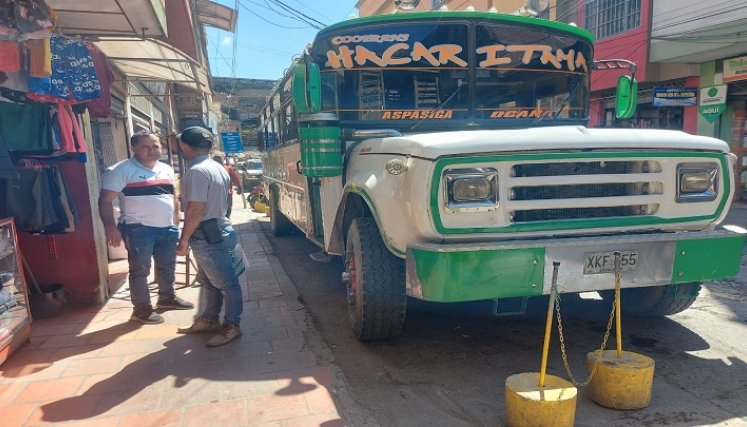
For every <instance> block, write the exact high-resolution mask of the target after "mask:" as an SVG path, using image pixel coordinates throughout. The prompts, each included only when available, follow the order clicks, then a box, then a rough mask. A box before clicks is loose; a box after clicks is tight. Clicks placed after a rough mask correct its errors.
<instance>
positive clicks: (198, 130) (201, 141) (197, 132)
mask: <svg viewBox="0 0 747 427" xmlns="http://www.w3.org/2000/svg"><path fill="white" fill-rule="evenodd" d="M176 137H177V138H179V140H180V141H181V142H183V143H185V144H187V145H189V146H190V147H193V148H210V147H212V146H213V134H212V132H210V131H209V130H207V129H205V128H204V127H202V126H191V127H188V128H186V129H184V130H183V131H182V133H180V134H179V135H177V136H176Z"/></svg>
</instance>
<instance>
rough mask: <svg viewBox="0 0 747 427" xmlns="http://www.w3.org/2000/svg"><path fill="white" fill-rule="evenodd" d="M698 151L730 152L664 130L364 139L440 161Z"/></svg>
mask: <svg viewBox="0 0 747 427" xmlns="http://www.w3.org/2000/svg"><path fill="white" fill-rule="evenodd" d="M590 149H592V150H639V149H645V150H698V151H716V152H723V153H728V152H729V146H728V145H727V144H726V143H725V142H724V141H721V140H720V139H716V138H710V137H705V136H698V135H690V134H687V133H685V132H680V131H672V130H660V129H589V128H586V127H583V126H552V127H537V128H530V129H506V130H474V131H454V132H437V133H421V134H412V135H403V136H397V137H388V138H373V139H369V140H366V141H363V142H362V143H361V144H359V145H357V146H356V148H355V151H354V152H356V153H360V154H369V153H370V154H402V155H410V156H414V157H420V158H426V159H437V158H439V157H443V156H453V155H465V154H477V153H495V152H526V151H548V150H549V151H554V150H562V151H575V150H590Z"/></svg>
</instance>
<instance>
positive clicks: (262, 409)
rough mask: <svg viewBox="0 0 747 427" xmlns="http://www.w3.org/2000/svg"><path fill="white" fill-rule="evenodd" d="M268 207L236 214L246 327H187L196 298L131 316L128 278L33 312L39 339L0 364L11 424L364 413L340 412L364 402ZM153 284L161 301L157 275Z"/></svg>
mask: <svg viewBox="0 0 747 427" xmlns="http://www.w3.org/2000/svg"><path fill="white" fill-rule="evenodd" d="M237 202H238V206H240V204H241V201H240V200H239V199H238V197H237ZM234 206H236V204H234ZM257 216H259V215H258V214H255V213H252V212H250V211H248V210H245V209H244V210H237V211H235V213H234V214H233V222H234V224H235V225H236V226H237V229H238V230H239V233H240V236H241V243H242V245H243V248H244V251H245V253H246V256H247V259H248V261H249V266H248V268H249V271H250V276H249V277H250V279H249V280H250V281H249V283H248V287H247V286H246V284H244V286H245V289H244V315H243V319H242V325H241V326H242V329H243V332H244V335H243V337H242V338H240V339H239V340H238V341H235V342H233V343H230V344H228V345H226V346H223V347H218V348H212V349H211V348H206V347H205V346H204V342H205V340H206V339H207V336H193V335H180V334H177V333H176V329H177V326H181V325H187V324H189V323H190V322H191V320H192V317H193V316H194V314H195V312H194V311H192V310H184V311H166V312H164V313H163V316H164V317H165V319H166V322H165V323H164V324H161V325H139V324H135V323H132V322H128V319H129V317H130V314H131V312H132V306H131V303H130V301H129V291H128V289H127V286H126V284H125V285H124V286H122V288H121V289H120V290H118V291H117V292H116V293H115V294H114V295H112V297H111V298H110V299H109V301H108V302H107V303H106V304H105V305H102V306H95V307H68V308H66V309H65V310H64V311H63V313H62V314H61V315H60V316H58V317H55V318H52V319H43V320H37V321H34V323H33V332H32V339H31V343H30V344H29V345H26V346H25V347H23V348H22V349H21V350H19V351H18V352H17V353H15V354H13V355H12V356H11V357H10V358H9V360H8V361H7V362H6V363H5V364H3V365H2V366H0V425H3V426H8V427H15V426H36V425H50V424H51V425H64V426H68V425H70V426H97V427H107V426H118V427H124V426H199V427H205V426H220V425H222V426H227V427H234V426H268V427H269V426H279V427H290V426H325V427H333V426H342V425H345V424H346V423H345V422H343V419H344V418H347V419H353V420H354V419H355V417H356V415H355V414H352V415H349V416H347V417H344V416H343V415H342V414H341V413H342V412H344V411H348V412H349V411H350V408H354V405H353V404H352V403H351V402H350V398H349V397H348V396H347V394H346V392H345V387H344V378H343V377H342V373H341V372H340V371H339V369H337V368H335V367H334V365H333V364H330V363H327V362H325V359H327V360H331V357H326V358H325V352H324V351H323V349H324V346H321V345H320V344H319V342H320V341H321V339H320V338H319V336H318V334H317V333H316V332H315V331H314V329H313V325H312V323H311V321H310V320H309V319H308V314H307V313H306V311H305V309H304V307H303V305H302V304H301V303H300V302H299V301H298V298H297V293H296V291H295V288H294V287H293V285H292V283H291V282H290V281H289V279H288V278H287V276H286V275H285V272H284V271H283V268H282V267H281V266H280V264H279V262H278V261H277V258H275V256H274V255H273V253H272V247H271V246H270V245H269V242H268V241H267V240H266V238H265V236H264V234H262V232H261V230H260V228H259V224H258V223H257V222H256V219H255V218H256V217H257ZM182 261H183V260H182ZM125 265H126V263H125ZM74 268H84V267H83V266H75V267H74ZM184 273H185V263H184V262H181V263H180V264H179V265H178V277H177V286H178V287H179V288H178V290H177V294H178V295H179V296H181V297H182V298H185V299H187V300H189V301H194V302H195V303H196V302H197V300H198V294H199V292H198V291H199V288H197V287H194V286H189V285H187V284H186V283H185V282H186V277H185V274H184ZM120 276H121V275H120ZM193 277H194V268H192V277H190V279H191V280H192V281H193ZM151 292H152V296H153V300H154V301H155V298H156V292H157V289H156V288H155V285H153V287H152V288H151ZM310 345H311V346H313V348H315V349H319V348H321V349H322V351H314V352H312V351H311V350H310V349H309V348H310ZM338 405H339V408H346V409H338Z"/></svg>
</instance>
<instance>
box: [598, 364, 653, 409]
mask: <svg viewBox="0 0 747 427" xmlns="http://www.w3.org/2000/svg"><path fill="white" fill-rule="evenodd" d="M597 351H599V350H597ZM597 351H592V352H590V353H589V354H587V355H586V369H587V371H588V372H591V369H592V367H593V366H594V360H595V358H596V355H597ZM654 366H655V363H654V359H652V358H650V357H648V356H644V355H642V354H638V353H633V352H630V351H623V352H622V356H621V357H620V358H618V357H617V351H615V350H605V351H604V353H603V354H602V358H601V360H600V362H599V366H598V367H597V370H596V373H595V374H594V378H592V380H591V383H590V384H589V397H591V400H593V401H594V402H596V403H598V404H600V405H602V406H606V407H607V408H612V409H641V408H645V407H646V406H648V405H649V404H650V403H651V387H652V386H653V384H654Z"/></svg>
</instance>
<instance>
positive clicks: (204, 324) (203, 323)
mask: <svg viewBox="0 0 747 427" xmlns="http://www.w3.org/2000/svg"><path fill="white" fill-rule="evenodd" d="M219 330H220V323H218V322H216V321H213V320H206V319H204V318H202V317H198V318H196V319H195V321H194V323H192V325H190V326H185V327H182V328H179V329H177V330H176V331H177V332H178V333H180V334H204V333H208V332H218V331H219Z"/></svg>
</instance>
